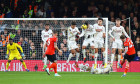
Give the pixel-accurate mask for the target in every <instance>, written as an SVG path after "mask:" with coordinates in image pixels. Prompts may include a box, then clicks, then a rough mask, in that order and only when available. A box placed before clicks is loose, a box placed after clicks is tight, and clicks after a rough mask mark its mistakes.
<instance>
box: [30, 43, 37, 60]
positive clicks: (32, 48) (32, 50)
mask: <svg viewBox="0 0 140 84" xmlns="http://www.w3.org/2000/svg"><path fill="white" fill-rule="evenodd" d="M36 53H37V51H36V49H35V46H31V49H30V59H34V58H36Z"/></svg>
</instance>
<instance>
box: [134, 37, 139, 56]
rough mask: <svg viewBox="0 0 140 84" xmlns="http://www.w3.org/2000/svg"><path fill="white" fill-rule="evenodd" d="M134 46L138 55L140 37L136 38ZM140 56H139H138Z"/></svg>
mask: <svg viewBox="0 0 140 84" xmlns="http://www.w3.org/2000/svg"><path fill="white" fill-rule="evenodd" d="M134 46H135V49H136V53H137V52H138V51H140V37H137V38H136V41H135V43H134ZM137 55H138V54H137Z"/></svg>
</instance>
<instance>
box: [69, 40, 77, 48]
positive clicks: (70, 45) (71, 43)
mask: <svg viewBox="0 0 140 84" xmlns="http://www.w3.org/2000/svg"><path fill="white" fill-rule="evenodd" d="M68 48H69V50H73V49H76V48H78V46H77V43H76V41H68Z"/></svg>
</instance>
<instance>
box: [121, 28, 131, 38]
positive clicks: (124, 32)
mask: <svg viewBox="0 0 140 84" xmlns="http://www.w3.org/2000/svg"><path fill="white" fill-rule="evenodd" d="M122 32H123V34H124V35H125V36H126V37H127V38H130V37H129V36H128V34H127V33H126V31H125V30H124V27H123V29H122Z"/></svg>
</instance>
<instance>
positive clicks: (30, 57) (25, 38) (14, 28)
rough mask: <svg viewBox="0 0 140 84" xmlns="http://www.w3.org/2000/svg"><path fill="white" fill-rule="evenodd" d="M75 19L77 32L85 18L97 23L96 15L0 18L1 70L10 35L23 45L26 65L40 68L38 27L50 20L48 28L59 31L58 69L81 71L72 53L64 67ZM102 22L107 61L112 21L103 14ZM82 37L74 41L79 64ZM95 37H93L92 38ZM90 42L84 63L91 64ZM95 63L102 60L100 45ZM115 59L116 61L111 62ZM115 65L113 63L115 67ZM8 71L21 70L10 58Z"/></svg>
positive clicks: (5, 60)
mask: <svg viewBox="0 0 140 84" xmlns="http://www.w3.org/2000/svg"><path fill="white" fill-rule="evenodd" d="M72 21H75V22H76V24H77V25H76V26H77V27H78V28H79V30H80V32H82V31H81V30H82V29H81V25H82V24H83V23H84V22H85V21H87V22H88V23H89V24H91V25H94V24H96V23H97V18H0V35H1V37H0V38H1V39H0V68H1V70H0V71H4V70H5V69H6V68H5V66H6V62H7V59H6V58H5V55H6V45H7V43H8V40H9V38H13V41H14V42H15V43H18V44H19V45H21V47H22V48H23V51H24V54H25V57H24V58H23V59H24V60H25V62H26V65H27V67H28V69H30V70H31V71H43V70H42V68H43V61H42V60H43V58H42V54H43V51H42V50H43V41H42V38H41V31H42V30H44V29H45V24H46V23H49V25H50V29H52V30H56V31H58V33H59V34H58V47H59V49H61V50H62V51H63V53H57V52H56V56H57V60H58V65H57V66H58V71H72V72H75V71H81V70H79V69H77V68H75V66H74V63H75V57H72V59H71V61H70V64H69V66H68V67H66V60H67V59H68V56H69V53H70V51H69V50H68V47H67V29H68V27H70V25H71V22H72ZM103 25H104V26H105V31H106V37H105V39H104V43H105V52H106V56H107V59H108V61H110V54H111V46H112V39H111V38H110V36H108V31H109V30H110V29H111V27H112V26H114V25H115V24H114V23H113V22H110V21H108V18H103ZM83 40H84V37H82V38H80V39H79V40H78V41H77V44H78V46H79V48H80V57H79V64H80V63H83V55H82V43H83ZM95 40H96V39H95ZM91 52H92V51H91V49H90V46H88V47H87V48H86V56H87V63H86V64H87V65H89V66H93V65H94V59H93V58H92V54H91ZM97 63H98V67H100V66H102V64H103V56H102V53H101V50H100V49H99V56H98V62H97ZM114 63H116V62H114ZM115 68H116V66H115V67H114V70H115ZM9 70H10V71H24V70H25V69H24V68H23V66H22V64H21V63H20V62H19V61H17V60H13V61H12V62H11V63H10V67H9Z"/></svg>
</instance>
